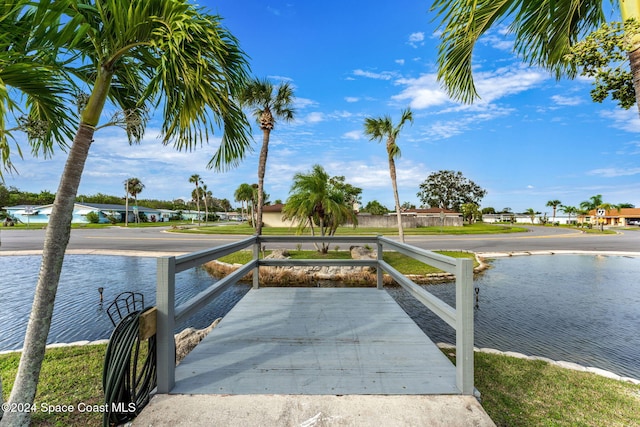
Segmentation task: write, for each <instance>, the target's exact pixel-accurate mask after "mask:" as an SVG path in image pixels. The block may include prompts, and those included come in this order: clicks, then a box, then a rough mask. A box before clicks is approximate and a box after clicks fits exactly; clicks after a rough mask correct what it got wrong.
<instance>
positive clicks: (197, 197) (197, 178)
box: [189, 173, 202, 225]
mask: <svg viewBox="0 0 640 427" xmlns="http://www.w3.org/2000/svg"><path fill="white" fill-rule="evenodd" d="M189 182H190V183H191V184H195V185H196V189H195V193H194V194H195V196H194V197H193V199H194V200H195V201H196V205H197V209H198V225H200V188H199V187H198V186H199V185H200V184H201V183H202V179H201V178H200V175H198V174H197V173H196V174H193V175H191V176H190V177H189Z"/></svg>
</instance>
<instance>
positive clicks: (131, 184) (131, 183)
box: [124, 178, 144, 223]
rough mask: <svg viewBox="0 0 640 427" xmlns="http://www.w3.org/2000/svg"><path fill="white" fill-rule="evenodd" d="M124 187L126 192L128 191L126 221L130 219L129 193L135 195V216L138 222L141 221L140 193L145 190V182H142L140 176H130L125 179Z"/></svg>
mask: <svg viewBox="0 0 640 427" xmlns="http://www.w3.org/2000/svg"><path fill="white" fill-rule="evenodd" d="M124 189H125V192H126V193H127V194H126V196H127V200H126V201H127V203H126V204H127V208H125V222H128V219H129V208H128V205H129V195H132V196H133V199H134V203H135V205H134V206H135V211H134V213H135V217H136V223H139V222H140V216H139V215H138V208H137V206H138V194H140V193H142V190H144V184H143V183H142V181H140V179H138V178H128V179H127V180H125V181H124Z"/></svg>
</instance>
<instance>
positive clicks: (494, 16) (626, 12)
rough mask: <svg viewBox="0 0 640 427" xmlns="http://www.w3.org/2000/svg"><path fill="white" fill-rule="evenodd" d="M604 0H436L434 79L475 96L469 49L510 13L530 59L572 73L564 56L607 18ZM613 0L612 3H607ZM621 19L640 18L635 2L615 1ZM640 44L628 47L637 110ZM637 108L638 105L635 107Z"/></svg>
mask: <svg viewBox="0 0 640 427" xmlns="http://www.w3.org/2000/svg"><path fill="white" fill-rule="evenodd" d="M603 3H604V1H603V0H563V1H551V2H550V1H545V0H533V1H532V0H481V1H468V0H436V1H435V2H434V3H433V5H432V10H435V11H437V13H438V15H439V16H441V17H442V23H441V29H442V36H441V44H440V47H439V53H438V79H439V80H440V81H442V82H443V83H444V84H445V86H446V88H447V90H448V92H449V95H450V96H452V97H453V98H455V99H457V100H460V101H463V102H468V103H470V102H473V100H474V99H475V98H477V97H478V93H477V92H476V88H475V85H474V82H473V76H472V54H473V49H474V47H475V44H476V42H477V41H478V39H479V38H480V37H481V36H482V35H483V34H484V33H485V32H487V31H488V30H489V29H490V28H491V27H492V26H493V25H494V24H496V23H503V22H504V21H505V19H507V18H511V20H512V21H511V25H510V26H509V31H510V32H512V33H514V34H515V39H516V41H515V50H516V52H517V53H518V54H519V55H521V56H522V57H523V59H524V60H525V61H527V62H529V63H530V64H533V65H538V66H541V67H543V68H546V69H549V70H551V71H553V72H555V73H556V76H558V77H559V76H561V75H567V76H569V77H575V74H576V73H575V69H573V68H572V67H571V66H570V65H569V64H568V61H567V59H566V55H567V54H568V53H569V50H570V48H571V46H572V45H574V44H575V43H577V42H578V41H579V38H580V37H582V36H584V35H586V34H587V33H589V32H590V31H593V30H595V29H596V28H597V27H598V26H599V25H600V24H602V23H603V22H605V18H606V17H605V13H604V11H603ZM611 3H613V4H615V3H616V2H613V1H612V2H611ZM617 3H618V7H619V8H620V12H621V15H622V19H623V20H625V21H626V20H628V19H631V18H635V19H636V20H640V8H638V7H637V2H636V1H630V0H619V1H618V2H617ZM638 47H640V44H638V41H637V40H635V41H634V45H633V46H632V47H631V48H630V50H629V64H630V67H631V72H632V73H633V76H634V78H633V84H634V88H635V92H636V104H637V105H638V108H639V109H640V102H638V99H640V49H638ZM639 111H640V110H639Z"/></svg>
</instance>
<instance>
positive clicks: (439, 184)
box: [417, 170, 487, 212]
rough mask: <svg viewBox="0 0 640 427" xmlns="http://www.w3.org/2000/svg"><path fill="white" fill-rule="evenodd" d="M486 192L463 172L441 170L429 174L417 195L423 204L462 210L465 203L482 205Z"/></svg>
mask: <svg viewBox="0 0 640 427" xmlns="http://www.w3.org/2000/svg"><path fill="white" fill-rule="evenodd" d="M486 194H487V191H486V190H484V189H482V188H481V187H480V186H479V185H477V184H476V183H475V182H473V181H471V180H470V179H468V178H465V176H464V175H462V172H460V171H458V172H454V171H452V170H440V171H438V172H433V173H431V174H429V176H428V177H427V179H425V180H424V181H423V182H422V184H420V191H419V192H418V194H417V195H418V198H419V199H420V201H421V203H422V205H423V206H429V207H432V208H442V209H451V210H454V211H458V212H460V207H461V206H462V205H463V204H464V203H475V204H476V205H480V201H481V200H482V198H483V197H484V196H485V195H486Z"/></svg>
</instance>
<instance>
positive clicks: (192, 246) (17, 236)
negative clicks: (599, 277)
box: [0, 227, 640, 255]
mask: <svg viewBox="0 0 640 427" xmlns="http://www.w3.org/2000/svg"><path fill="white" fill-rule="evenodd" d="M44 233H45V232H44V230H41V229H37V230H25V229H17V230H12V229H6V228H5V229H0V255H3V254H5V255H6V254H10V253H14V252H15V251H27V250H28V251H38V250H42V246H43V242H44ZM244 237H246V236H226V235H210V234H182V233H172V232H168V231H167V230H166V229H163V228H124V227H112V228H104V229H74V230H72V231H71V239H70V241H69V246H68V249H69V250H106V251H123V250H124V251H139V252H169V253H186V252H193V251H197V250H202V249H208V248H211V247H215V246H218V245H222V244H225V243H229V242H233V241H237V240H240V239H242V238H244ZM406 241H407V243H409V244H412V245H415V246H418V247H421V248H424V249H433V250H435V249H459V250H471V251H474V252H518V251H554V250H555V251H558V250H568V251H620V252H640V230H638V231H634V230H629V231H624V232H621V233H620V234H607V235H593V234H584V233H581V232H579V231H575V230H566V229H557V228H552V227H544V228H543V227H530V231H529V232H527V233H513V234H491V235H463V236H453V235H442V236H440V235H430V236H407V238H406ZM269 246H272V247H275V246H276V245H269ZM289 246H290V245H289Z"/></svg>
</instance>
